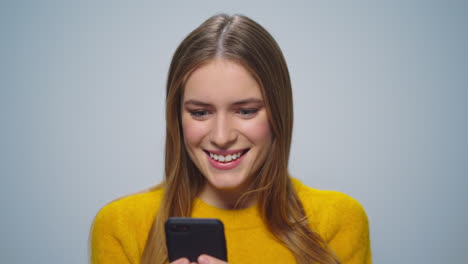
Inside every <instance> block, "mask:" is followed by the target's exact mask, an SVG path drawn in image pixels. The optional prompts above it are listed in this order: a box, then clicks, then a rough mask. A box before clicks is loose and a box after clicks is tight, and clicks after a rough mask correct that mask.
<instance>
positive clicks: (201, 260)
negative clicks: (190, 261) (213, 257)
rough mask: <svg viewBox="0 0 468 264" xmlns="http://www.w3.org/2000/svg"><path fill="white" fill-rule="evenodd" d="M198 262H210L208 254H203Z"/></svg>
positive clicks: (207, 263)
mask: <svg viewBox="0 0 468 264" xmlns="http://www.w3.org/2000/svg"><path fill="white" fill-rule="evenodd" d="M198 262H200V263H199V264H210V261H209V259H208V258H207V257H206V256H203V255H201V256H200V257H198Z"/></svg>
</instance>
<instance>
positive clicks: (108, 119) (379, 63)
mask: <svg viewBox="0 0 468 264" xmlns="http://www.w3.org/2000/svg"><path fill="white" fill-rule="evenodd" d="M219 12H227V13H230V14H232V13H242V14H245V15H248V16H250V17H252V18H253V19H255V20H256V21H258V22H259V23H261V24H262V25H263V26H264V27H266V28H267V29H268V30H269V31H270V32H271V33H272V35H273V36H274V37H275V38H276V40H277V41H278V43H279V45H280V46H281V48H282V49H283V51H284V53H285V56H286V59H287V62H288V65H289V69H290V72H291V76H292V82H293V89H294V96H295V97H294V99H295V130H294V138H293V148H292V155H291V172H292V174H293V175H294V176H296V177H297V178H299V179H301V180H303V181H304V182H305V183H306V184H308V185H310V186H313V187H316V188H320V189H335V190H339V191H343V192H345V193H348V194H350V195H352V196H353V197H355V198H357V199H358V200H359V201H360V202H361V203H362V204H363V205H364V207H365V208H366V210H367V213H368V216H369V219H370V224H371V238H372V249H373V259H374V263H426V264H427V263H467V262H468V243H467V240H466V238H467V237H468V232H467V229H468V228H467V227H466V223H468V217H467V215H468V213H467V211H468V210H467V209H468V208H467V202H468V199H467V196H466V195H465V194H464V193H463V191H464V189H465V188H466V187H467V186H468V184H467V183H468V181H467V176H468V175H467V171H468V165H467V164H468V160H467V157H468V155H467V147H468V146H467V142H468V140H467V139H466V135H467V132H468V131H467V127H468V126H467V118H466V114H467V110H468V109H467V106H466V100H467V99H468V97H467V95H468V92H467V83H468V82H467V76H468V72H467V69H468V67H467V66H468V63H467V59H468V56H467V50H466V47H467V46H468V43H467V25H468V23H467V22H468V16H467V15H468V4H467V2H466V1H403V0H402V1H356V0H355V1H308V2H307V3H306V2H304V3H302V2H300V1H285V2H278V3H276V2H271V1H264V2H260V1H230V2H226V1H190V2H189V1H187V2H186V3H183V2H176V1H174V2H172V3H171V4H168V3H158V2H156V1H89V2H87V1H29V2H28V1H10V2H8V1H7V2H5V1H2V2H1V4H0V30H1V44H0V45H1V49H0V61H1V64H0V65H1V66H0V67H1V69H0V72H1V78H0V85H1V91H0V118H1V119H0V122H1V137H0V165H1V166H0V175H1V184H0V200H1V220H0V221H1V225H0V234H1V237H0V239H1V242H0V262H1V263H86V262H87V256H88V251H87V239H88V232H89V228H90V225H91V223H92V220H93V217H94V215H95V214H96V212H97V211H98V210H99V208H100V207H102V206H103V205H104V204H106V203H107V202H109V201H111V200H113V199H115V198H117V197H119V196H122V195H124V194H128V193H132V192H136V191H138V190H141V189H144V188H147V187H149V186H151V185H153V184H155V183H157V182H159V181H160V179H161V176H162V171H163V168H162V164H163V155H162V153H163V143H164V87H165V80H166V73H167V69H168V66H169V62H170V58H171V56H172V53H173V52H174V50H175V48H176V47H177V45H178V44H179V43H180V41H181V40H182V39H183V38H184V37H185V36H186V35H187V34H188V33H189V32H190V31H191V30H192V29H194V28H195V27H196V26H198V25H199V24H200V23H201V22H202V21H204V20H205V19H206V18H208V17H209V16H211V15H213V14H215V13H219Z"/></svg>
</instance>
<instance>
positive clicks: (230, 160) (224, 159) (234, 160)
mask: <svg viewBox="0 0 468 264" xmlns="http://www.w3.org/2000/svg"><path fill="white" fill-rule="evenodd" d="M204 151H205V153H206V154H207V156H208V160H209V162H210V164H211V165H212V166H213V167H215V168H216V169H220V170H229V169H233V168H235V167H237V166H238V165H239V164H240V162H241V160H242V159H243V157H244V156H245V154H246V153H247V152H248V151H249V149H244V150H236V151H208V150H204Z"/></svg>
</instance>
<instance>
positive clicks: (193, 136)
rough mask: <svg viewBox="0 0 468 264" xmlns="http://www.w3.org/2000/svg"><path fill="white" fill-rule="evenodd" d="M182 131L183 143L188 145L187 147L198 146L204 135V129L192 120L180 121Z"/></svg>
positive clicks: (198, 122)
mask: <svg viewBox="0 0 468 264" xmlns="http://www.w3.org/2000/svg"><path fill="white" fill-rule="evenodd" d="M182 129H183V133H184V140H185V143H186V144H188V145H190V146H189V147H193V146H192V145H194V144H198V143H199V142H200V141H201V140H202V139H203V135H204V134H205V128H204V126H203V125H202V124H201V123H200V121H196V120H193V119H192V120H188V119H184V120H183V121H182Z"/></svg>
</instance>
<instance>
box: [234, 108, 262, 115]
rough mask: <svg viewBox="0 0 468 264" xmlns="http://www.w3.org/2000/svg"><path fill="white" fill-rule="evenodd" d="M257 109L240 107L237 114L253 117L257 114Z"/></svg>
mask: <svg viewBox="0 0 468 264" xmlns="http://www.w3.org/2000/svg"><path fill="white" fill-rule="evenodd" d="M257 112H258V109H254V108H252V109H240V110H239V114H240V115H242V116H243V117H253V116H255V114H257Z"/></svg>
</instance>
